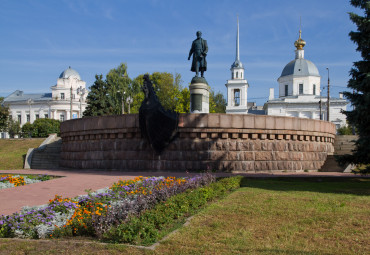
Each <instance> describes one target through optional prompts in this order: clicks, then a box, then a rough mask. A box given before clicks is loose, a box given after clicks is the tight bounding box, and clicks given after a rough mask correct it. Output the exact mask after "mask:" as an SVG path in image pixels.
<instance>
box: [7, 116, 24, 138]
mask: <svg viewBox="0 0 370 255" xmlns="http://www.w3.org/2000/svg"><path fill="white" fill-rule="evenodd" d="M7 131H8V133H9V136H10V137H11V138H14V136H15V135H18V134H19V133H20V132H21V125H20V124H19V122H18V121H15V120H13V119H11V118H9V121H8V128H7Z"/></svg>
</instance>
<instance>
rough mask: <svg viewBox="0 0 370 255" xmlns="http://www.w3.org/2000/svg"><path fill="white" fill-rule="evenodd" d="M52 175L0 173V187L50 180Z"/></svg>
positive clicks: (5, 187)
mask: <svg viewBox="0 0 370 255" xmlns="http://www.w3.org/2000/svg"><path fill="white" fill-rule="evenodd" d="M52 178H54V177H52V176H50V175H46V174H42V175H41V174H40V175H12V174H5V175H0V189H7V188H13V187H18V186H23V185H26V184H31V183H37V182H42V181H47V180H50V179H52Z"/></svg>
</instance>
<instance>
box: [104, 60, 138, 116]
mask: <svg viewBox="0 0 370 255" xmlns="http://www.w3.org/2000/svg"><path fill="white" fill-rule="evenodd" d="M131 84H132V81H131V79H130V78H129V77H128V75H127V65H126V64H124V63H121V64H120V65H119V66H118V67H117V68H114V69H111V70H110V71H109V72H108V74H107V77H106V86H107V94H108V95H107V97H108V100H109V103H110V105H111V107H112V112H111V113H110V114H114V115H118V114H122V102H123V103H124V109H125V112H128V104H127V100H126V99H127V98H128V97H129V96H131V97H132V95H133V94H135V93H136V92H137V90H135V88H133V87H132V86H131Z"/></svg>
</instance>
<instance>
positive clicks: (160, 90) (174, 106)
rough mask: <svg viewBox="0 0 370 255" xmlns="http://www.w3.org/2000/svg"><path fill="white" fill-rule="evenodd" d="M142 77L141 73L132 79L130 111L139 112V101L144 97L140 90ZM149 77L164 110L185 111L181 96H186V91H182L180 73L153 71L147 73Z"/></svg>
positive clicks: (142, 81)
mask: <svg viewBox="0 0 370 255" xmlns="http://www.w3.org/2000/svg"><path fill="white" fill-rule="evenodd" d="M143 77H144V74H141V75H139V76H138V77H136V78H135V79H134V80H133V81H132V88H133V91H134V93H133V104H132V108H131V112H132V113H138V112H139V108H140V106H141V102H142V101H143V99H144V93H142V91H141V87H142V85H143V83H144V79H143ZM149 78H150V80H151V81H152V83H153V88H154V91H155V92H156V95H157V97H158V100H159V101H160V102H161V104H162V106H163V107H164V108H165V109H166V110H172V111H177V112H186V105H184V103H185V102H184V99H183V96H186V95H187V93H186V91H184V92H183V91H182V90H183V89H182V80H181V75H180V74H177V73H176V74H175V76H174V75H173V74H171V73H166V72H154V73H153V74H151V75H149ZM189 97H190V95H189ZM188 108H189V107H188Z"/></svg>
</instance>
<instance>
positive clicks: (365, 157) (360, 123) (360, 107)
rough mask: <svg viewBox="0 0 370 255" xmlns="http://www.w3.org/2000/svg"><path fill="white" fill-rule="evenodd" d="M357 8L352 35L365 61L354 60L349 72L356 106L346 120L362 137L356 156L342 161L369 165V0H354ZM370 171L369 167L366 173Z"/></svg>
mask: <svg viewBox="0 0 370 255" xmlns="http://www.w3.org/2000/svg"><path fill="white" fill-rule="evenodd" d="M351 4H352V5H353V6H354V7H358V8H361V9H363V11H364V16H360V15H357V14H355V13H350V14H349V15H350V19H351V20H352V22H353V23H355V24H356V26H357V31H351V32H350V33H349V36H350V38H351V40H352V41H353V42H354V43H356V44H357V49H356V50H357V51H358V52H360V53H361V56H362V60H360V61H357V62H354V63H353V67H352V69H351V71H350V75H351V79H350V80H349V81H348V87H349V88H351V89H352V90H353V92H352V93H351V92H344V95H345V96H346V97H347V98H348V99H349V100H350V101H351V103H352V105H353V106H354V109H353V110H352V111H345V112H344V113H345V114H346V115H347V121H348V122H349V124H350V125H353V126H354V127H355V128H356V131H357V133H358V136H359V139H358V140H357V141H356V149H355V151H354V154H353V155H350V156H348V155H347V156H344V157H342V158H341V160H340V161H341V162H342V163H343V162H350V163H354V164H368V165H369V164H370V146H369V144H370V114H369V112H370V1H368V0H351ZM366 171H367V172H368V173H370V167H367V168H366V170H365V171H364V172H366Z"/></svg>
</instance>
